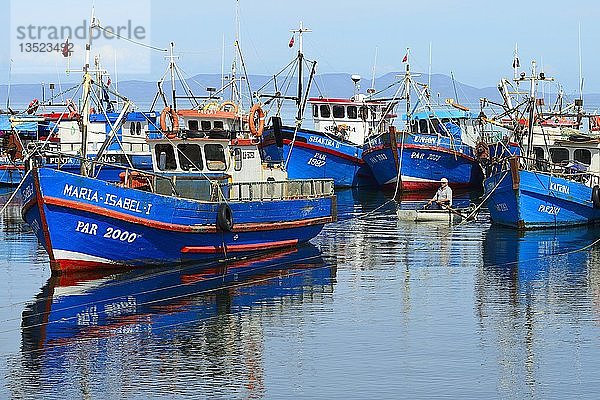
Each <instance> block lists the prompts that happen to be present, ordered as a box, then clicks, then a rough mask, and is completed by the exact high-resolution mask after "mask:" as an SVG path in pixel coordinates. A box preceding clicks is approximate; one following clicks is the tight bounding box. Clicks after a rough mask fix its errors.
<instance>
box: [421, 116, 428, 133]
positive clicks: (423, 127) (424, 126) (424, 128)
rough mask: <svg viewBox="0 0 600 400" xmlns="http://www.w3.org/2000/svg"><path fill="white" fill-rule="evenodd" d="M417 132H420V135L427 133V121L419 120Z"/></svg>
mask: <svg viewBox="0 0 600 400" xmlns="http://www.w3.org/2000/svg"><path fill="white" fill-rule="evenodd" d="M419 132H421V133H428V132H429V120H427V119H421V120H419Z"/></svg>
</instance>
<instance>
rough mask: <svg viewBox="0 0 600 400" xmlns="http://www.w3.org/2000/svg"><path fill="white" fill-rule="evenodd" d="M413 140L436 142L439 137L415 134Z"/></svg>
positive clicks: (428, 142)
mask: <svg viewBox="0 0 600 400" xmlns="http://www.w3.org/2000/svg"><path fill="white" fill-rule="evenodd" d="M413 140H414V142H415V143H425V144H435V142H436V140H437V139H436V138H435V137H433V136H415V138H414V139H413Z"/></svg>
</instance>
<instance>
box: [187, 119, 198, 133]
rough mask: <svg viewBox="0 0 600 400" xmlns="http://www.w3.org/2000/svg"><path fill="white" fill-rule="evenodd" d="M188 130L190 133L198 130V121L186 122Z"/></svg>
mask: <svg viewBox="0 0 600 400" xmlns="http://www.w3.org/2000/svg"><path fill="white" fill-rule="evenodd" d="M188 129H189V130H190V131H197V130H198V121H197V120H195V119H191V120H189V121H188Z"/></svg>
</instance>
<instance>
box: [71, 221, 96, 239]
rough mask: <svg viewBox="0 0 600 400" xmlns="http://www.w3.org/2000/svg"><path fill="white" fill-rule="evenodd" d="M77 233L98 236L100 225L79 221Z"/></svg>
mask: <svg viewBox="0 0 600 400" xmlns="http://www.w3.org/2000/svg"><path fill="white" fill-rule="evenodd" d="M75 232H81V233H87V234H88V235H94V236H95V235H97V234H98V225H97V224H94V223H91V222H83V221H77V227H76V228H75Z"/></svg>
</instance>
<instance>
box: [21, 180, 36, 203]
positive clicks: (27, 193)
mask: <svg viewBox="0 0 600 400" xmlns="http://www.w3.org/2000/svg"><path fill="white" fill-rule="evenodd" d="M21 193H22V196H23V202H24V203H27V202H28V201H29V199H31V198H32V197H33V183H30V184H29V185H27V186H25V188H24V189H23V190H22V192H21Z"/></svg>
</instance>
